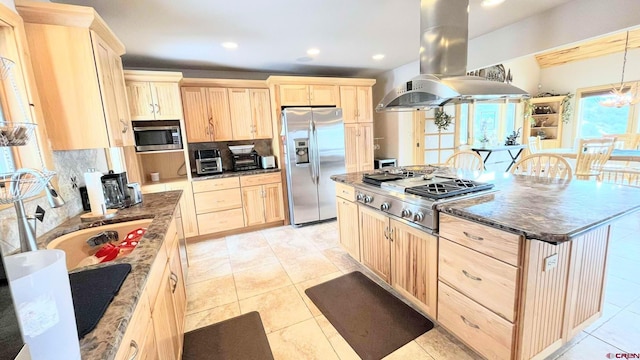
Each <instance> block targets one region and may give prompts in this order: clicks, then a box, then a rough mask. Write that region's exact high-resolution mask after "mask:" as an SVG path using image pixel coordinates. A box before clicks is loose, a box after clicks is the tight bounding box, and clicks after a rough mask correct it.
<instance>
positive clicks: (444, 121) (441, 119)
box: [435, 108, 453, 131]
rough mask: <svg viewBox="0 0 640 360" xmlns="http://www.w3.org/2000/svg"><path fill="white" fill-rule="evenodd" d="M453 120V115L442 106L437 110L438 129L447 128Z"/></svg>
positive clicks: (436, 121)
mask: <svg viewBox="0 0 640 360" xmlns="http://www.w3.org/2000/svg"><path fill="white" fill-rule="evenodd" d="M452 122H453V116H451V115H449V114H447V113H446V112H445V111H444V110H443V109H442V108H440V109H438V110H436V119H435V123H436V126H437V127H438V131H442V130H447V128H449V125H451V123H452Z"/></svg>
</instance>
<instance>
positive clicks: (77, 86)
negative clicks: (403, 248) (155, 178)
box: [16, 2, 133, 150]
mask: <svg viewBox="0 0 640 360" xmlns="http://www.w3.org/2000/svg"><path fill="white" fill-rule="evenodd" d="M16 10H17V11H18V13H19V14H20V15H21V17H22V18H23V20H24V22H25V30H26V34H27V39H28V43H29V52H30V53H31V61H32V64H33V69H34V76H35V80H36V84H37V87H38V93H39V95H40V98H41V99H42V111H43V113H44V119H45V121H46V124H47V132H48V135H49V140H50V142H51V147H52V149H53V150H76V149H88V148H106V147H114V146H115V147H119V146H125V145H131V144H133V133H132V129H131V125H130V119H129V110H128V107H127V102H126V101H124V99H126V92H125V88H124V80H123V72H122V63H121V60H120V56H121V55H122V54H124V51H125V50H124V45H122V43H121V42H120V41H119V40H118V39H117V38H116V37H115V35H114V34H113V33H112V32H111V30H110V29H109V28H108V26H107V24H105V23H104V21H103V20H102V19H101V18H100V17H99V16H98V14H97V13H95V11H94V10H93V9H92V8H88V7H81V6H74V5H63V4H53V3H41V2H21V3H18V4H16ZM80 14H82V15H80ZM81 16H86V18H85V20H88V21H82V22H81V24H82V25H79V24H80V22H78V19H79V17H81Z"/></svg>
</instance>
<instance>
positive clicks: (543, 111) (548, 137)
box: [522, 96, 564, 149]
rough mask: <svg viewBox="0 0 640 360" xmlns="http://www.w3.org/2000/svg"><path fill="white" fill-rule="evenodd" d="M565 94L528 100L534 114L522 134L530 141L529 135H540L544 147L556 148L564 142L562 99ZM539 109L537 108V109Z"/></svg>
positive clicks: (525, 139) (524, 138)
mask: <svg viewBox="0 0 640 360" xmlns="http://www.w3.org/2000/svg"><path fill="white" fill-rule="evenodd" d="M563 100H564V96H549V97H540V98H532V99H530V100H528V101H529V102H530V104H531V106H532V112H533V113H532V114H531V117H530V118H529V120H528V121H526V120H525V122H526V124H525V127H524V131H523V134H522V139H523V140H524V141H526V142H527V143H528V141H529V137H531V136H539V137H540V147H541V148H542V149H554V148H559V147H561V144H562V125H563V122H562V111H563V110H562V101H563ZM536 109H537V110H536Z"/></svg>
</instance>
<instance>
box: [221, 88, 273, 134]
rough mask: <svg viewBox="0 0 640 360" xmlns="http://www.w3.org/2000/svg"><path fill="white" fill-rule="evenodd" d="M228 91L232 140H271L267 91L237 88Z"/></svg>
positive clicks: (271, 132)
mask: <svg viewBox="0 0 640 360" xmlns="http://www.w3.org/2000/svg"><path fill="white" fill-rule="evenodd" d="M228 91H229V107H230V112H231V125H232V132H233V139H234V140H253V139H269V138H272V137H273V131H272V129H271V105H270V98H269V90H267V89H240V88H238V89H229V90H228Z"/></svg>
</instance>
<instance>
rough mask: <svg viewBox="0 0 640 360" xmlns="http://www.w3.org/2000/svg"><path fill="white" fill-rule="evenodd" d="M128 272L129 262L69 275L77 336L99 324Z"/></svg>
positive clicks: (129, 269)
mask: <svg viewBox="0 0 640 360" xmlns="http://www.w3.org/2000/svg"><path fill="white" fill-rule="evenodd" d="M129 272H131V265H129V264H117V265H109V266H105V267H102V268H98V269H91V270H85V271H79V272H77V273H73V274H69V284H70V285H71V297H72V298H73V310H74V312H75V315H76V326H77V327H78V337H79V338H80V339H82V338H83V337H84V336H85V335H87V334H88V333H90V332H91V331H92V330H93V329H94V328H95V327H96V325H98V322H99V321H100V319H101V318H102V315H104V312H105V311H107V308H108V307H109V304H111V301H112V300H113V297H114V296H115V295H116V294H117V293H118V291H119V290H120V287H121V286H122V283H123V282H124V280H125V279H126V278H127V275H129Z"/></svg>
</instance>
